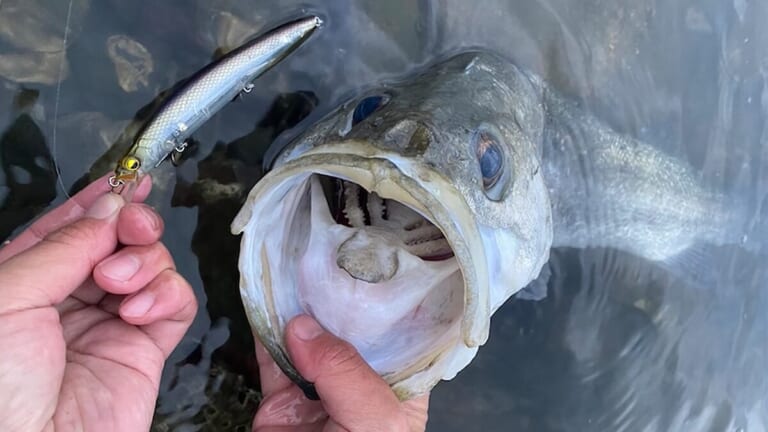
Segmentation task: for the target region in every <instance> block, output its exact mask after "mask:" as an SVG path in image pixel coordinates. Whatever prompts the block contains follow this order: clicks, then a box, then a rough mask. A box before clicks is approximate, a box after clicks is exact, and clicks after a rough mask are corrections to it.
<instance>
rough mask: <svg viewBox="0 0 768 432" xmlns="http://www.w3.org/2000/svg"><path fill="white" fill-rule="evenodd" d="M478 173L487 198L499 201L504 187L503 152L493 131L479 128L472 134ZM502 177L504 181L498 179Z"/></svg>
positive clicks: (505, 176)
mask: <svg viewBox="0 0 768 432" xmlns="http://www.w3.org/2000/svg"><path fill="white" fill-rule="evenodd" d="M472 142H473V146H474V149H475V156H476V157H477V162H478V165H479V166H480V175H481V176H482V179H483V189H484V190H485V194H486V195H487V196H488V198H490V199H492V200H494V201H499V200H500V199H501V196H502V195H503V192H504V189H505V183H506V179H507V178H508V177H509V176H507V175H505V170H504V167H505V164H504V153H503V150H502V148H501V144H500V142H501V141H500V140H499V139H498V137H497V136H496V134H494V133H493V132H491V131H489V130H486V129H480V130H478V131H476V132H475V133H474V134H473V136H472ZM502 179H504V180H505V181H500V180H502Z"/></svg>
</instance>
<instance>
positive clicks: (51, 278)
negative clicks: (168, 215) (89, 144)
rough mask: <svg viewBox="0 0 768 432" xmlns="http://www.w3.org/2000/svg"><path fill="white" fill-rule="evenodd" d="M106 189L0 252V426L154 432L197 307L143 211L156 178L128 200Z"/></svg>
mask: <svg viewBox="0 0 768 432" xmlns="http://www.w3.org/2000/svg"><path fill="white" fill-rule="evenodd" d="M108 187H109V186H108V185H107V181H106V177H105V178H102V179H100V180H97V181H96V182H94V183H92V184H91V185H90V186H88V187H87V188H85V189H84V190H83V191H81V192H80V193H78V194H77V195H75V196H74V197H73V198H71V199H70V200H68V201H67V202H65V203H64V204H62V205H61V206H59V207H58V208H56V209H55V210H53V211H51V212H50V213H48V214H46V215H45V216H43V217H42V218H40V219H39V220H38V221H36V222H35V223H34V224H32V226H30V227H29V228H28V229H27V230H26V231H24V232H23V233H21V234H20V235H19V236H18V237H17V238H16V239H14V240H13V241H12V242H10V243H8V244H7V245H5V246H4V247H3V248H2V249H0V346H2V355H0V430H3V431H41V430H110V431H138V430H149V427H150V422H151V420H152V416H153V412H154V407H155V400H156V398H157V394H158V385H159V381H160V373H161V370H162V367H163V363H164V361H165V359H166V358H167V356H168V355H169V354H170V352H171V351H172V350H173V349H174V347H175V346H176V345H177V344H178V343H179V341H180V340H181V338H182V336H183V335H184V333H185V332H186V331H187V329H188V328H189V325H190V324H191V322H192V319H193V318H194V316H195V313H196V310H197V303H196V300H195V297H194V294H193V292H192V289H191V287H190V286H189V284H188V283H187V282H186V281H185V280H184V279H183V278H182V277H181V276H180V275H179V274H178V273H176V271H175V269H174V262H173V259H172V258H171V256H170V254H169V253H168V251H167V250H166V249H165V247H164V246H163V244H162V243H160V242H159V239H160V236H161V234H162V231H163V224H162V221H161V219H160V217H159V216H158V215H157V214H156V213H155V212H154V211H153V210H151V209H150V208H149V207H148V206H145V205H143V204H140V201H142V200H143V199H144V198H145V197H146V196H147V195H148V193H149V189H150V187H151V181H149V178H147V179H145V180H144V181H143V182H141V184H139V185H138V186H137V188H136V191H135V194H134V197H133V200H132V201H133V202H131V203H126V202H125V201H124V200H123V198H122V197H120V196H118V195H116V194H112V193H106V192H107V190H108ZM118 243H119V244H121V245H123V247H122V248H120V249H119V250H116V249H117V247H118Z"/></svg>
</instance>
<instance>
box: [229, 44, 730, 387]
mask: <svg viewBox="0 0 768 432" xmlns="http://www.w3.org/2000/svg"><path fill="white" fill-rule="evenodd" d="M742 213H743V212H738V211H736V209H735V208H734V207H732V206H730V205H729V203H728V199H727V198H726V196H725V195H724V194H723V193H722V192H719V191H714V190H711V189H709V188H708V187H707V186H706V185H703V184H701V183H700V182H699V181H698V180H697V176H696V175H695V171H694V169H693V168H692V167H691V166H690V165H688V164H687V163H686V162H685V161H683V160H681V159H679V158H675V157H673V156H671V155H668V154H665V153H663V152H662V151H661V150H659V149H657V148H655V147H653V146H651V145H649V144H646V143H644V142H641V141H639V140H637V139H635V138H633V137H631V136H629V135H626V134H620V133H618V132H616V131H615V130H613V129H611V128H610V127H609V126H608V125H607V124H606V123H604V122H601V121H600V120H599V119H597V118H596V117H595V116H594V114H591V113H589V112H587V111H585V110H584V109H582V108H581V107H580V106H579V105H578V104H577V103H575V102H572V101H569V100H568V99H566V98H565V97H563V96H562V95H561V94H559V93H558V92H557V90H556V89H554V88H552V87H551V86H550V85H548V84H547V83H546V82H544V81H543V79H542V78H541V77H539V76H537V75H535V74H534V73H532V72H530V71H527V70H525V69H523V68H520V67H518V66H516V65H515V64H514V63H513V62H511V61H509V60H507V59H506V58H504V57H502V56H500V55H498V54H496V53H494V52H490V51H485V50H474V51H465V52H459V53H456V54H454V55H451V56H447V57H444V58H440V59H437V60H435V61H434V62H432V63H430V65H429V66H428V67H426V68H425V69H420V70H417V71H416V72H414V73H412V74H409V75H407V76H405V77H401V78H399V79H391V80H389V81H384V82H380V83H373V84H371V85H368V86H365V87H364V88H363V89H362V90H361V91H360V92H357V93H356V94H355V95H353V96H351V97H350V98H349V99H348V100H346V102H344V103H342V104H341V105H340V106H339V107H338V108H337V109H335V110H333V111H331V112H330V113H329V114H327V115H326V116H325V117H324V118H322V119H321V120H319V121H318V122H317V123H315V124H314V125H311V126H310V127H308V129H306V130H305V131H304V132H303V133H302V134H301V135H299V136H298V137H296V138H295V139H293V140H292V141H291V142H290V144H289V145H287V146H286V147H285V148H284V149H282V150H281V151H280V152H279V153H278V155H277V156H276V158H274V161H273V162H272V167H271V170H270V171H269V172H268V173H267V174H266V175H265V176H264V177H263V178H262V179H261V180H260V181H259V182H258V183H256V184H255V186H254V187H253V188H252V189H251V190H250V192H249V193H248V196H247V198H246V200H245V202H244V204H243V206H242V207H241V209H240V211H239V212H238V214H237V215H236V217H235V218H234V220H233V221H232V224H231V231H232V233H233V234H234V235H240V236H241V239H240V242H241V243H240V252H239V257H238V269H239V272H240V295H241V299H242V302H243V305H244V309H245V311H246V314H247V315H248V319H249V323H250V326H251V327H252V330H253V333H254V334H255V335H256V336H257V337H258V339H259V341H260V342H261V343H262V344H263V345H264V346H265V347H266V348H267V350H268V351H269V352H270V354H271V356H272V357H273V359H275V361H276V363H277V364H278V365H279V366H280V367H281V369H282V370H283V371H284V372H285V374H286V375H287V376H288V377H289V378H290V379H291V380H293V381H294V382H295V383H296V384H297V385H299V386H300V387H301V388H302V389H303V390H304V391H305V394H307V395H308V396H309V397H313V398H316V397H317V394H316V392H315V389H314V387H313V384H312V383H311V382H309V381H307V380H306V379H305V378H303V377H302V376H301V375H300V374H299V373H298V371H297V370H296V369H295V367H294V366H293V365H292V363H291V361H290V358H289V356H288V354H287V351H286V348H285V346H284V343H283V336H284V328H285V325H286V323H287V322H288V321H289V320H290V319H291V318H293V317H295V316H297V315H299V314H309V315H312V316H313V317H314V318H315V319H316V320H318V322H319V323H320V324H321V325H322V326H323V327H324V328H325V329H326V330H328V331H329V332H331V333H333V334H335V335H336V336H338V337H340V338H342V339H344V340H346V341H348V342H349V343H351V344H352V345H353V346H354V347H355V348H356V349H357V350H358V351H359V352H360V354H361V355H362V356H363V358H364V359H365V360H366V362H368V364H369V365H370V366H371V367H372V368H373V369H374V370H375V371H376V372H377V373H378V374H379V375H380V376H381V377H382V378H383V379H384V380H385V381H386V382H387V383H388V384H389V385H390V386H391V388H392V389H393V391H394V392H395V394H396V395H397V396H398V398H400V399H401V400H406V399H410V398H413V397H416V396H418V395H422V394H425V393H427V392H429V391H430V390H431V389H432V388H433V387H434V386H435V385H437V383H438V382H440V381H441V380H450V379H452V378H453V377H455V376H456V375H457V374H458V373H459V372H460V371H461V370H462V369H464V368H465V367H466V366H467V365H468V364H470V362H471V361H472V360H473V358H474V357H475V356H476V354H477V352H478V349H479V348H480V347H481V346H482V345H483V344H485V343H486V341H487V340H488V337H489V327H490V319H491V316H492V315H493V314H494V312H495V311H496V310H498V308H499V307H500V306H501V305H502V304H503V303H505V302H506V301H507V300H508V299H509V298H511V297H512V296H514V295H528V296H529V297H535V295H534V293H530V292H527V291H528V290H535V289H536V285H537V281H540V278H541V277H542V276H543V275H545V274H546V273H547V272H546V270H547V266H546V265H547V263H548V261H549V257H550V253H551V250H552V249H553V248H561V247H577V248H587V247H609V248H615V249H618V250H622V251H626V252H628V253H632V254H635V255H637V256H639V257H641V258H644V259H647V260H649V261H650V262H653V263H660V264H661V265H668V266H669V267H670V268H672V267H676V266H677V264H678V263H681V262H689V263H695V260H687V259H686V257H687V256H688V253H689V252H691V251H695V250H697V249H696V247H697V245H698V244H701V243H709V244H737V243H739V241H740V237H741V234H739V233H740V232H743V230H740V227H741V226H742V225H740V224H742V223H743V222H744V220H743V214H742ZM693 255H696V254H693Z"/></svg>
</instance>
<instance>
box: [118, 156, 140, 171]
mask: <svg viewBox="0 0 768 432" xmlns="http://www.w3.org/2000/svg"><path fill="white" fill-rule="evenodd" d="M120 165H121V166H122V167H123V168H124V169H126V170H128V171H136V170H138V169H139V167H140V166H141V162H140V161H139V160H138V159H136V158H135V157H133V156H128V157H125V158H123V161H122V162H121V163H120Z"/></svg>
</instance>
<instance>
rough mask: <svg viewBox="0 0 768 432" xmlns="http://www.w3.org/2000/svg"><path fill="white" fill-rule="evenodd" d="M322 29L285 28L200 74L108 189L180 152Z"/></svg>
mask: <svg viewBox="0 0 768 432" xmlns="http://www.w3.org/2000/svg"><path fill="white" fill-rule="evenodd" d="M321 24H322V21H321V20H320V18H318V17H316V16H309V17H305V18H301V19H298V20H295V21H291V22H288V23H285V24H283V25H281V26H279V27H277V28H275V29H273V30H271V31H269V32H267V33H266V34H263V35H261V36H259V37H256V38H254V39H252V40H250V41H249V42H246V43H245V44H243V45H242V46H240V47H238V48H237V49H235V50H233V51H231V52H229V53H228V54H227V55H225V56H224V57H222V58H221V59H219V60H217V61H215V62H213V63H211V64H209V65H208V66H206V67H205V68H204V69H202V70H200V71H199V72H198V73H197V74H196V75H195V76H193V77H192V78H191V79H190V80H189V81H188V83H187V84H186V85H185V86H184V87H182V88H181V89H180V90H179V91H178V92H177V93H176V94H175V95H173V96H171V97H170V98H169V100H168V102H167V103H166V104H164V105H163V106H162V108H160V110H159V111H158V112H157V114H156V115H155V116H154V118H152V120H150V121H149V122H148V123H147V125H146V126H145V127H144V128H143V130H142V131H141V132H139V134H138V136H137V138H136V140H135V141H134V144H133V145H132V146H131V148H130V149H129V150H128V152H127V153H126V154H125V156H124V157H123V158H122V159H121V160H120V161H119V162H118V164H117V167H116V168H115V175H114V177H112V178H110V184H111V185H112V186H113V187H117V186H120V185H121V184H122V183H125V182H128V181H136V180H138V179H139V178H140V177H141V176H142V175H143V174H146V173H147V172H149V171H150V170H152V169H153V168H155V167H157V166H158V165H159V164H160V163H161V162H162V161H163V160H165V158H167V157H168V155H169V154H171V153H172V152H173V151H174V149H178V150H183V148H184V146H185V142H186V140H187V139H188V138H189V137H190V136H191V135H192V133H194V132H195V130H197V129H198V128H199V127H200V126H201V125H202V124H203V123H205V122H206V121H207V120H208V119H209V118H211V117H212V116H213V115H214V114H216V113H217V112H218V111H219V110H220V109H221V108H223V107H224V106H225V105H226V104H227V103H229V102H230V101H231V100H232V99H233V98H234V97H235V96H237V95H238V94H239V93H240V92H249V91H250V89H251V88H252V86H253V84H252V81H253V80H254V79H256V78H258V77H259V76H260V75H262V74H263V73H265V72H266V71H268V70H269V69H271V68H272V67H273V66H275V65H276V64H277V63H279V62H280V61H281V60H283V59H284V58H286V57H287V56H288V55H289V54H291V53H292V52H293V51H294V50H295V49H297V48H298V47H299V46H300V45H301V44H302V43H303V42H305V41H306V40H307V39H308V38H309V36H310V35H311V34H312V33H313V32H314V31H315V29H317V28H318V27H319V26H320V25H321Z"/></svg>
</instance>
